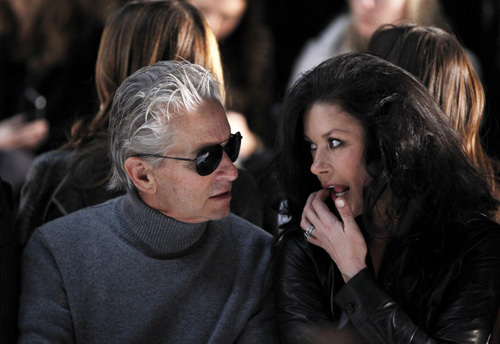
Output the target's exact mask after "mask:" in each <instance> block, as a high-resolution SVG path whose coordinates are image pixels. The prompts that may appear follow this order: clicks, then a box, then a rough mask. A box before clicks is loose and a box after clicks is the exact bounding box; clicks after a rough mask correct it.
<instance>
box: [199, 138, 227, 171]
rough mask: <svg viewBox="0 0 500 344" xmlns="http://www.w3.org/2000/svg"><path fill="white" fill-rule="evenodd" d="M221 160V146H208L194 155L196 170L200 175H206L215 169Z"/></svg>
mask: <svg viewBox="0 0 500 344" xmlns="http://www.w3.org/2000/svg"><path fill="white" fill-rule="evenodd" d="M221 160H222V147H221V146H220V145H215V146H210V147H207V148H205V149H203V150H202V151H200V152H199V153H198V156H197V157H196V171H197V172H198V174H199V175H200V176H208V175H209V174H210V173H212V172H213V171H215V169H216V168H217V166H219V163H220V161H221Z"/></svg>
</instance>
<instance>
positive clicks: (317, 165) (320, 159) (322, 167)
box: [311, 151, 332, 175]
mask: <svg viewBox="0 0 500 344" xmlns="http://www.w3.org/2000/svg"><path fill="white" fill-rule="evenodd" d="M331 171H332V165H331V164H330V163H329V162H328V161H326V160H325V157H324V156H323V154H322V152H318V151H317V152H316V154H315V155H314V158H313V162H312V164H311V172H312V173H313V174H315V175H320V174H325V173H329V172H331Z"/></svg>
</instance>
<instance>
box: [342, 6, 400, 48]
mask: <svg viewBox="0 0 500 344" xmlns="http://www.w3.org/2000/svg"><path fill="white" fill-rule="evenodd" d="M406 3H407V0H349V4H350V7H351V13H352V17H353V21H354V26H355V27H356V29H357V30H358V32H359V33H360V34H361V36H363V37H364V38H366V39H369V38H370V37H371V35H372V34H373V33H374V32H375V30H376V29H377V28H378V27H379V26H380V25H384V24H392V23H394V22H395V21H397V20H399V19H403V18H405V17H406Z"/></svg>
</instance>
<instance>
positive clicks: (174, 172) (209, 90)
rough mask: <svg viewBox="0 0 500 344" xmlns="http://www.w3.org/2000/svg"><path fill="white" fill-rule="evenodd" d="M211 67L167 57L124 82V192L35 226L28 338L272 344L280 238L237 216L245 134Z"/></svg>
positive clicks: (118, 104) (23, 336) (120, 119)
mask: <svg viewBox="0 0 500 344" xmlns="http://www.w3.org/2000/svg"><path fill="white" fill-rule="evenodd" d="M222 103H223V97H222V87H221V85H220V84H218V83H217V81H216V80H215V79H214V77H213V76H212V75H211V74H210V73H209V72H208V71H206V70H205V69H203V68H202V67H200V66H198V65H194V64H191V63H189V62H176V61H166V62H159V63H156V64H154V65H152V66H149V67H145V68H142V69H140V70H139V71H137V72H136V73H134V74H132V75H131V76H130V77H128V78H127V79H126V80H125V81H124V83H123V84H122V85H121V86H120V87H119V88H118V90H117V92H116V94H115V97H114V101H113V108H112V113H111V118H110V127H109V137H110V143H109V147H110V155H111V159H112V162H113V171H112V173H113V176H112V178H111V182H110V185H109V187H110V188H112V189H125V190H127V194H126V195H125V196H122V197H118V198H116V199H113V200H110V201H108V202H106V203H103V204H101V205H97V206H94V207H91V208H87V209H83V210H80V211H78V212H75V213H72V214H70V215H68V216H65V217H62V218H59V219H57V220H55V221H53V222H49V223H47V224H45V225H44V226H42V227H40V228H38V229H37V230H36V231H35V233H34V234H33V236H32V238H31V239H30V241H29V243H28V245H27V246H26V248H25V250H24V255H23V261H22V269H23V273H22V285H21V299H20V310H19V330H20V342H21V343H33V342H37V343H39V342H40V343H41V342H51V343H52V342H58V343H73V342H76V343H234V342H237V343H276V342H277V341H278V339H277V334H276V333H277V332H276V327H275V319H274V317H275V314H274V304H273V295H272V292H271V280H272V276H271V274H272V264H271V242H272V237H271V235H270V234H268V233H267V232H265V231H264V230H262V229H260V228H258V227H255V226H254V225H252V224H250V223H249V222H246V221H245V220H243V219H241V218H239V217H237V216H235V215H232V214H229V202H230V200H231V183H232V181H234V180H235V179H236V177H237V175H238V171H237V169H236V168H235V166H234V165H233V162H234V161H235V160H236V158H237V157H238V153H239V148H240V142H241V135H240V134H239V133H235V134H231V129H230V126H229V124H228V121H227V119H226V115H225V112H224V108H223V106H222Z"/></svg>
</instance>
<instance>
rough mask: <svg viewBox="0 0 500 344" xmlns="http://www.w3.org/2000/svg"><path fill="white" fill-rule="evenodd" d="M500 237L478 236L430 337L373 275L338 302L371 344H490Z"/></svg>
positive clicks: (499, 285) (361, 277)
mask: <svg viewBox="0 0 500 344" xmlns="http://www.w3.org/2000/svg"><path fill="white" fill-rule="evenodd" d="M496 232H497V233H492V232H490V234H489V235H488V234H487V235H483V236H482V237H480V236H479V235H478V236H477V237H478V238H476V239H475V240H474V241H475V242H474V243H473V244H472V245H471V246H470V247H469V249H468V250H467V251H466V252H465V254H464V256H463V257H462V259H461V268H460V273H459V274H458V276H457V277H456V278H455V279H454V280H453V281H451V283H450V285H449V287H448V289H447V292H446V293H445V296H444V297H443V300H442V303H441V310H440V313H439V315H438V316H437V319H436V321H435V324H433V325H434V326H433V328H432V329H431V330H430V331H428V332H425V331H423V330H422V329H420V328H419V327H418V326H417V325H416V324H415V323H414V322H413V321H412V320H411V319H410V317H409V316H408V315H407V314H406V313H405V311H404V310H403V309H402V308H401V307H400V306H399V305H398V303H397V302H396V301H395V300H394V299H393V298H392V297H391V296H389V295H387V294H386V293H385V292H384V291H383V290H382V289H380V288H379V287H378V286H377V285H376V283H375V281H374V280H373V279H372V277H371V274H370V273H368V271H367V269H365V270H362V271H361V272H359V273H358V274H357V275H356V276H354V277H353V278H352V279H351V280H350V281H349V282H348V283H347V284H346V285H345V286H344V287H343V288H342V289H341V290H340V291H339V292H338V293H337V295H336V297H335V302H336V303H337V304H338V305H339V306H340V307H341V308H343V309H344V310H345V311H346V312H347V313H348V314H349V318H350V320H351V322H352V323H353V325H354V327H355V328H356V329H357V331H358V332H359V333H360V334H361V335H362V336H363V337H364V338H365V339H367V340H368V339H369V341H370V343H374V344H377V343H384V344H387V343H403V342H404V343H411V344H431V343H457V344H458V343H461V344H479V343H486V341H487V340H488V336H489V334H490V332H491V329H492V326H493V321H494V319H495V316H496V314H497V310H498V307H499V302H500V295H499V293H500V249H499V247H500V233H498V231H496ZM483 234H485V233H483ZM491 234H492V235H491Z"/></svg>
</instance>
